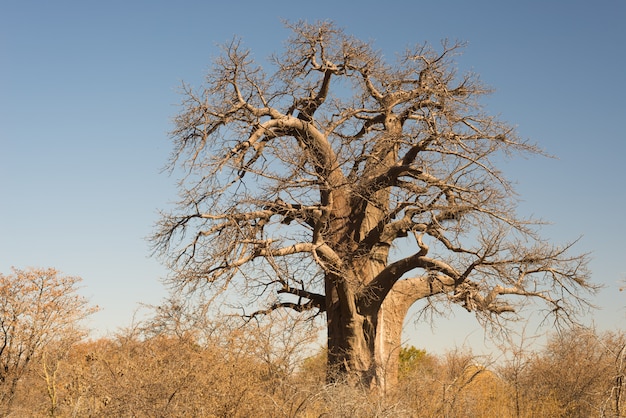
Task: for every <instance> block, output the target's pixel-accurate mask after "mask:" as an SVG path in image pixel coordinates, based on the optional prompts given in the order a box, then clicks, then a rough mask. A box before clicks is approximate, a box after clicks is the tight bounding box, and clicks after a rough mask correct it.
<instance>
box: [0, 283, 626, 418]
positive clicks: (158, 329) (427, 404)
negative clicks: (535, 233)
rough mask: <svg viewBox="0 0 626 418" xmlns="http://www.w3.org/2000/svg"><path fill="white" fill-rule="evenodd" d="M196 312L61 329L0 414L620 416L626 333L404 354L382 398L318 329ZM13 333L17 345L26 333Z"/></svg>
mask: <svg viewBox="0 0 626 418" xmlns="http://www.w3.org/2000/svg"><path fill="white" fill-rule="evenodd" d="M67 296H73V295H72V294H71V293H70V294H68V295H67ZM68 300H70V299H66V301H68ZM199 311H201V309H200V310H199V309H197V308H196V307H193V309H191V307H190V306H186V305H185V304H184V303H182V304H181V303H169V304H165V305H163V306H160V307H157V308H154V309H153V310H152V311H151V314H150V316H149V318H148V319H145V320H144V321H142V322H140V323H135V324H133V325H132V326H130V327H128V328H126V329H123V330H120V331H119V332H117V333H116V334H115V335H112V336H110V337H107V338H101V339H98V340H78V339H76V334H74V333H73V331H71V332H70V331H69V330H70V329H71V328H64V330H65V331H66V332H63V331H62V330H60V329H58V328H57V332H58V334H56V335H57V336H58V338H54V339H42V344H40V345H38V346H37V347H35V348H34V349H33V350H32V351H31V353H30V354H31V355H30V358H29V362H28V364H27V366H25V367H23V368H22V369H21V370H20V372H19V374H18V375H12V376H14V377H13V378H6V377H3V378H2V380H0V391H2V392H1V393H3V396H4V398H3V401H2V406H3V410H2V416H7V417H47V416H48V417H321V416H327V417H591V416H598V417H620V416H625V415H626V402H625V400H624V395H623V394H624V390H626V387H625V385H624V380H625V377H626V376H625V374H626V335H625V334H624V333H599V332H595V331H594V330H590V329H584V328H577V329H573V330H571V331H568V332H564V333H560V334H556V333H555V334H552V336H551V337H550V338H549V340H548V342H547V343H546V344H545V345H544V346H543V347H541V348H538V349H536V350H528V351H525V350H522V349H514V348H513V346H510V347H511V348H510V350H509V351H508V352H506V353H505V355H503V356H501V357H499V358H492V357H488V356H480V355H475V354H473V353H472V352H471V350H470V349H458V348H456V349H455V348H452V349H451V350H449V351H447V352H444V353H438V354H435V353H428V352H426V351H424V350H420V349H417V348H415V347H402V349H401V350H400V355H399V369H398V384H397V385H396V386H394V388H393V390H389V391H387V392H385V393H383V392H382V391H376V390H371V389H370V388H366V387H364V386H355V385H353V384H350V382H349V381H348V379H345V377H344V376H338V377H337V378H336V379H334V380H333V381H332V382H328V380H327V376H326V374H327V373H326V358H327V350H326V348H319V344H318V345H316V342H317V338H316V336H317V335H318V333H317V328H316V327H315V326H314V323H312V322H310V321H299V320H298V319H297V318H294V317H292V318H287V317H284V316H282V315H284V314H281V313H278V312H275V313H273V314H272V315H270V316H268V317H265V318H264V320H263V321H256V320H255V321H248V322H242V321H241V319H240V318H237V317H233V316H231V317H222V318H219V319H218V318H214V319H212V320H210V319H208V317H207V316H206V315H204V314H201V313H200V314H199V313H198V312H199ZM18 316H19V315H18ZM52 316H54V315H52ZM76 319H78V318H76ZM74 325H77V324H76V323H75V324H74ZM40 331H42V330H40ZM16 332H18V334H14V335H12V336H11V337H10V340H11V341H18V340H19V341H22V340H23V341H29V337H30V335H32V334H24V335H20V333H21V332H22V331H16ZM38 333H40V334H45V333H42V332H39V331H38ZM66 337H67V338H66ZM44 340H45V341H44ZM5 341H6V337H5ZM315 347H317V348H315ZM13 356H14V355H13ZM11 358H12V355H11V354H9V353H7V351H6V350H5V351H3V352H2V353H1V354H0V360H1V361H2V364H8V363H9V361H10V359H11ZM3 376H4V375H3ZM342 379H343V380H342ZM7 394H10V395H11V399H12V401H11V402H10V403H7V401H6V399H7Z"/></svg>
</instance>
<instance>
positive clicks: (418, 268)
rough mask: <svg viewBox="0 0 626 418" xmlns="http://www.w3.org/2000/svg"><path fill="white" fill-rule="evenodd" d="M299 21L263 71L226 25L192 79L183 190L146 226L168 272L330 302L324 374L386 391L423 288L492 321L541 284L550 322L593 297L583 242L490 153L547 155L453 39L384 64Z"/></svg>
mask: <svg viewBox="0 0 626 418" xmlns="http://www.w3.org/2000/svg"><path fill="white" fill-rule="evenodd" d="M289 26H290V28H291V30H292V36H291V38H290V39H289V40H288V42H287V43H286V47H285V50H284V51H283V53H282V54H279V55H275V56H273V57H271V60H270V63H271V64H270V66H271V67H272V73H271V74H268V73H266V72H265V70H264V69H263V68H261V67H260V66H259V65H257V64H255V62H254V60H253V59H252V56H251V54H250V52H249V51H248V50H246V49H245V48H243V47H242V45H241V42H240V41H238V40H234V41H232V42H231V43H229V44H227V45H225V46H224V47H223V53H222V55H221V56H220V57H219V58H218V59H216V60H215V62H214V66H213V68H212V69H211V70H210V72H209V74H208V76H207V78H206V83H205V85H204V86H203V87H202V88H200V89H194V88H192V87H189V86H187V85H184V86H183V96H184V100H183V102H182V109H181V111H180V113H179V114H178V115H177V117H176V118H175V128H174V130H173V131H172V133H171V137H172V140H173V144H174V150H173V153H172V158H171V161H170V168H171V169H172V170H177V172H178V170H182V172H183V173H185V174H184V175H183V178H182V179H181V182H180V201H179V204H178V206H177V207H176V208H175V209H173V210H172V211H171V212H170V213H163V215H162V217H161V219H160V221H159V224H158V227H157V231H156V232H155V234H154V236H153V243H154V245H155V250H156V252H157V253H159V254H161V255H162V256H163V257H164V258H165V260H166V261H167V263H168V265H169V267H170V268H171V269H172V276H171V277H172V280H173V282H175V283H176V284H178V285H179V286H180V287H181V288H188V289H198V288H199V286H201V287H202V288H203V289H206V287H207V286H208V287H214V289H215V291H223V290H225V289H233V291H241V292H243V293H244V294H245V295H246V296H253V297H257V298H259V299H257V301H259V302H264V303H267V304H266V305H264V306H259V305H258V304H257V305H256V308H253V311H252V310H251V311H248V315H251V316H254V315H259V314H264V313H268V312H270V311H273V310H277V309H292V310H295V311H298V312H302V313H303V314H306V313H309V314H319V313H322V314H324V315H325V320H326V324H327V329H328V332H327V337H328V340H327V343H328V366H329V367H328V370H329V376H331V377H330V378H332V376H340V377H342V378H348V379H349V380H350V381H353V382H359V383H361V384H365V385H367V386H378V387H382V388H383V389H384V388H385V387H386V386H387V385H388V384H390V383H393V382H394V381H395V379H396V374H397V354H398V351H399V348H400V343H401V341H400V338H401V332H402V326H403V320H404V318H405V316H406V314H407V310H408V308H409V307H410V306H411V305H413V304H414V303H415V302H417V301H420V300H425V299H428V300H429V301H430V302H431V305H432V304H435V303H453V304H460V305H462V306H463V307H464V308H465V309H467V311H470V312H474V313H475V314H476V315H477V316H478V317H479V318H481V319H483V320H485V321H487V322H486V323H496V322H497V323H500V322H503V321H500V319H511V318H515V312H516V310H518V309H519V308H520V307H521V306H524V305H526V304H527V303H528V302H529V300H531V299H536V300H538V301H541V302H542V303H543V304H545V306H546V307H547V311H548V312H549V313H550V314H553V315H554V316H555V318H557V320H562V319H564V320H566V321H569V320H572V318H574V316H573V315H576V314H577V313H579V312H580V309H583V308H586V307H587V306H588V305H587V302H586V299H585V298H584V294H585V291H592V290H593V289H594V286H593V285H592V284H590V283H589V281H588V271H587V269H586V262H587V261H586V256H585V255H570V254H569V250H570V248H571V244H566V245H563V246H553V245H551V244H550V243H548V242H547V241H545V240H543V239H542V238H540V237H539V236H538V233H537V225H536V224H535V222H534V221H532V220H528V219H521V218H520V217H519V216H518V215H516V213H515V203H516V200H515V193H514V190H513V188H512V184H511V182H510V181H509V180H507V179H506V178H505V177H504V176H503V174H502V172H501V171H500V170H499V169H498V168H497V167H496V164H495V163H496V162H498V161H500V160H501V159H502V158H504V157H507V156H509V155H510V154H515V153H522V154H541V153H542V152H541V150H540V149H539V148H538V147H536V146H535V145H533V144H531V143H529V142H527V141H524V140H521V139H520V138H518V136H517V135H516V133H515V132H514V130H513V129H512V128H511V127H509V126H507V125H506V124H505V123H502V122H500V121H498V120H497V119H496V118H494V117H491V116H489V115H487V114H485V112H484V110H483V109H482V108H481V106H480V103H479V99H480V97H482V96H483V95H485V94H487V93H489V90H488V89H486V88H485V87H483V86H482V85H481V83H480V82H479V80H478V78H477V76H475V75H473V74H465V75H459V74H457V72H456V70H455V66H454V63H455V62H454V56H455V54H456V53H457V52H459V51H460V49H462V45H461V44H459V43H448V42H442V46H441V48H440V50H436V49H433V48H430V47H428V46H426V45H421V46H417V47H415V48H413V49H410V50H407V51H406V52H405V53H404V54H402V55H399V57H398V59H397V60H396V61H395V62H393V63H388V62H387V61H386V59H385V57H384V56H383V55H382V54H381V53H379V52H377V51H375V50H374V49H373V48H372V46H371V45H370V44H368V43H364V42H361V41H359V40H358V39H355V38H353V37H351V36H349V35H347V34H346V33H345V32H344V31H343V30H341V29H339V28H337V27H336V26H335V25H333V24H332V23H328V22H324V23H318V24H312V25H311V24H307V23H305V22H299V23H295V24H289Z"/></svg>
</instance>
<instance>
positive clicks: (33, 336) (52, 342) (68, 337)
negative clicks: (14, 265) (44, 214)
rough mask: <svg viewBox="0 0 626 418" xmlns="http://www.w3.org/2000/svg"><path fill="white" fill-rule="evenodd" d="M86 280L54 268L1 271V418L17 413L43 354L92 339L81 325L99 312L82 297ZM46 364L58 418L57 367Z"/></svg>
mask: <svg viewBox="0 0 626 418" xmlns="http://www.w3.org/2000/svg"><path fill="white" fill-rule="evenodd" d="M81 280H82V279H81V278H79V277H71V276H64V275H62V274H61V273H60V272H58V271H57V270H55V269H52V268H48V269H37V268H28V269H25V270H18V269H13V271H12V273H11V274H8V275H4V274H2V273H0V415H2V416H7V415H9V413H10V412H11V408H12V406H13V402H14V398H15V394H16V390H17V388H18V383H19V382H20V380H21V379H22V378H23V377H24V375H26V374H27V373H28V371H29V370H30V368H31V365H32V363H33V362H34V361H35V360H36V359H37V358H39V356H41V355H42V354H49V353H48V352H47V350H50V349H57V350H59V348H60V347H63V349H64V352H67V351H68V350H69V347H70V346H71V344H73V343H75V342H77V341H79V340H80V339H81V338H83V337H84V336H85V335H86V333H85V330H84V329H82V328H81V327H80V321H82V320H83V319H84V318H86V317H87V316H89V315H90V314H92V313H94V312H95V311H96V310H97V308H95V307H91V306H89V303H88V301H87V299H85V298H83V297H82V296H80V295H78V294H77V290H78V285H79V283H80V281H81ZM61 354H63V353H57V355H61ZM41 361H42V364H43V370H44V375H45V379H46V383H47V389H48V391H49V392H48V395H49V397H50V414H51V415H53V416H54V413H55V408H56V394H55V390H56V387H55V385H56V383H55V381H54V376H53V374H54V373H53V371H54V370H56V367H57V365H56V361H55V359H52V358H50V357H45V356H44V357H43V358H42V359H41ZM53 369H54V370H53Z"/></svg>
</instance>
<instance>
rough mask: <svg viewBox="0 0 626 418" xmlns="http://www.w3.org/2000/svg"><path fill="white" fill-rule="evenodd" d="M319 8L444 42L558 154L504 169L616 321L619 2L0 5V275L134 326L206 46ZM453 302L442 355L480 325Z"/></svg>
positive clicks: (624, 141)
mask: <svg viewBox="0 0 626 418" xmlns="http://www.w3.org/2000/svg"><path fill="white" fill-rule="evenodd" d="M282 19H288V20H298V19H306V20H309V21H314V20H319V19H329V20H333V21H335V22H336V23H337V24H338V25H339V26H342V27H344V28H345V29H346V31H347V32H349V33H352V34H354V35H356V36H357V37H360V38H362V39H365V40H371V41H373V42H374V43H375V45H376V46H377V47H378V48H380V49H382V50H383V51H384V52H385V53H386V54H387V55H392V54H393V53H394V52H395V51H401V50H403V49H404V48H405V47H406V46H409V45H412V44H415V43H421V42H424V41H429V42H430V43H432V44H434V45H437V44H438V43H439V41H440V40H441V39H442V38H449V39H452V40H457V39H458V40H463V41H467V42H468V47H467V48H466V49H465V52H464V55H463V56H462V57H460V58H459V67H460V69H461V70H472V71H475V72H477V73H479V74H480V75H481V78H482V80H483V81H484V82H485V83H487V84H489V85H491V86H492V87H494V88H495V89H496V92H495V94H494V95H493V96H492V97H490V98H489V100H488V101H487V105H488V108H489V109H490V111H491V112H492V113H496V114H500V115H501V117H502V119H504V120H506V121H508V122H510V123H511V124H513V125H515V126H517V127H518V130H519V133H520V134H521V136H522V137H524V138H529V139H531V140H533V141H536V142H537V143H539V144H540V145H541V146H542V147H543V148H544V149H546V150H547V151H548V152H549V153H551V154H554V155H556V156H558V157H559V159H557V160H551V159H540V158H536V159H535V158H533V159H526V160H518V161H514V162H512V163H510V164H509V165H508V166H507V167H504V171H505V173H507V174H508V175H509V176H510V177H512V178H514V179H516V180H517V181H518V182H519V187H518V190H519V192H520V194H521V197H522V198H523V200H524V201H523V203H522V205H521V207H520V210H521V211H522V213H525V214H534V215H536V216H539V217H541V218H543V219H545V220H547V221H551V222H553V225H551V226H549V227H546V228H544V230H543V234H544V235H545V236H548V237H550V238H552V239H553V240H554V241H555V242H564V241H569V240H572V239H575V238H577V237H579V236H582V239H581V241H580V243H579V245H578V250H579V251H581V252H586V251H591V252H593V255H592V256H593V261H592V263H591V268H592V270H593V277H594V280H595V281H596V282H599V283H603V284H605V285H606V288H605V290H603V291H602V292H601V293H600V294H599V295H598V298H597V299H596V300H595V303H597V304H598V305H600V306H602V307H603V309H602V310H601V311H599V312H597V313H596V314H595V315H594V317H593V318H590V320H592V319H593V320H594V321H595V322H596V323H597V325H598V326H600V327H601V328H609V329H611V328H613V329H615V328H618V327H623V326H622V323H624V320H625V319H626V310H625V305H626V292H621V293H620V292H618V287H619V282H620V280H621V279H623V278H624V277H626V220H625V218H624V212H625V210H624V207H625V205H626V191H625V190H626V188H625V187H624V181H625V180H626V164H624V162H623V159H624V156H625V155H626V137H625V130H624V128H623V126H624V125H623V122H624V119H626V104H625V103H626V101H625V99H626V83H625V81H624V75H625V74H626V73H625V70H624V69H625V68H626V54H625V53H624V52H625V51H626V49H625V48H626V47H625V45H626V23H625V22H626V1H624V0H613V1H607V0H598V1H594V2H591V1H588V0H587V1H567V2H566V1H561V2H557V1H553V2H546V1H525V2H504V1H491V2H486V1H482V2H480V1H479V2H469V1H440V2H436V1H429V2H422V1H409V0H407V1H397V0H388V1H384V2H381V1H367V0H362V1H360V2H348V1H337V0H335V1H328V0H321V1H316V2H295V1H289V2H287V1H266V2H258V1H233V2H225V1H224V2H220V3H217V2H208V1H176V2H174V1H170V2H165V1H129V0H125V1H99V2H96V1H63V0H58V1H54V2H52V1H28V0H23V1H2V2H1V3H0V196H1V201H0V202H1V204H0V271H1V272H3V273H8V272H9V269H10V267H11V266H16V267H26V266H42V267H56V268H58V269H61V270H62V271H63V272H64V273H66V274H71V275H78V276H81V277H83V279H84V283H83V284H84V288H83V293H84V294H85V295H86V296H88V297H90V299H91V301H92V302H93V303H95V304H98V305H99V306H100V307H101V308H102V312H101V313H99V314H97V315H96V316H95V317H94V319H93V321H92V326H93V327H94V328H96V329H97V330H99V332H106V330H109V331H113V330H115V329H116V328H117V327H120V326H126V325H128V324H129V323H130V321H131V318H132V315H133V312H134V310H135V309H136V308H137V306H138V303H139V302H145V303H153V304H156V303H158V302H159V300H160V299H161V298H162V297H163V296H164V295H165V294H166V291H165V289H164V288H163V286H162V284H161V283H160V281H159V279H160V278H161V277H163V276H165V275H166V274H167V272H166V271H165V269H164V268H163V267H162V266H161V265H160V264H159V263H158V261H157V260H155V259H152V258H150V251H149V246H148V244H147V242H146V241H145V237H146V236H148V235H149V234H150V232H151V231H152V229H153V225H154V223H155V221H156V219H157V210H158V209H159V208H165V207H166V206H167V204H168V202H170V201H172V200H174V199H175V198H176V190H175V187H174V183H175V179H173V178H170V177H168V176H167V175H165V174H161V173H160V169H161V168H162V167H163V165H164V164H165V162H166V160H167V157H168V155H169V152H170V146H169V142H168V136H167V132H168V131H169V130H170V128H171V125H170V120H171V118H172V117H173V116H174V115H175V114H176V112H177V106H176V104H177V103H178V102H179V99H180V97H179V96H178V93H177V88H178V87H179V86H180V83H181V81H182V80H185V81H186V82H189V83H191V84H194V85H198V84H199V83H200V82H201V81H202V77H203V75H204V73H205V71H206V69H207V68H208V67H209V66H210V64H211V60H212V58H214V57H215V56H216V55H217V54H218V50H217V47H216V45H217V44H220V43H223V42H226V41H228V40H230V39H231V38H232V37H233V36H234V35H238V36H240V37H241V38H242V39H243V41H244V44H245V45H246V46H248V47H249V48H251V49H252V50H253V51H254V54H255V56H256V57H257V58H259V59H263V58H265V57H267V56H268V55H269V54H270V53H271V52H273V51H279V50H280V48H281V46H282V42H283V41H284V39H285V38H286V37H287V36H288V31H287V30H286V29H285V28H284V27H283V25H282V23H281V20H282ZM472 321H473V319H472V317H471V316H469V315H466V316H463V315H462V314H461V313H459V315H456V317H453V318H450V319H448V320H441V321H439V322H438V323H437V328H436V330H435V333H434V335H431V330H430V329H429V328H428V327H423V326H420V327H418V329H417V332H414V333H412V334H410V335H411V341H414V344H415V345H418V346H421V347H425V348H427V349H429V350H439V349H441V348H442V347H444V346H446V345H449V344H451V343H457V344H460V343H462V342H463V341H464V338H465V335H466V334H467V332H468V330H469V329H474V328H475V325H474V322H472Z"/></svg>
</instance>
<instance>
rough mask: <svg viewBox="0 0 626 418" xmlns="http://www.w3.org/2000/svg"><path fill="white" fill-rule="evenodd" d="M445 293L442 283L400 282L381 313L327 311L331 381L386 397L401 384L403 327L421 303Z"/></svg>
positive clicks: (421, 279)
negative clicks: (420, 301)
mask: <svg viewBox="0 0 626 418" xmlns="http://www.w3.org/2000/svg"><path fill="white" fill-rule="evenodd" d="M443 290H444V285H443V284H442V283H440V282H437V281H435V282H433V281H432V280H430V279H429V278H428V277H418V278H413V279H406V280H401V281H399V282H397V283H396V284H395V285H394V287H393V288H392V290H391V292H390V293H389V294H388V295H387V297H386V298H385V300H384V301H383V303H382V305H381V306H380V307H379V308H378V309H372V308H371V307H368V308H367V309H364V308H363V307H361V311H362V312H364V311H368V313H367V314H359V313H358V311H359V309H358V308H357V309H356V311H355V313H356V314H350V313H349V312H348V311H347V310H344V309H341V308H342V305H341V304H338V303H334V304H332V305H330V309H329V310H328V311H327V321H328V375H327V378H328V380H329V381H336V380H338V379H342V378H346V379H347V380H348V382H349V383H351V384H359V385H362V386H364V387H367V388H377V389H378V390H380V391H381V392H383V393H385V392H387V391H389V390H390V389H392V388H393V387H394V386H395V385H396V384H397V381H398V366H399V364H398V363H399V354H400V348H401V345H402V326H403V324H404V320H405V318H406V315H407V312H408V310H409V308H410V307H411V306H412V305H413V303H415V302H416V301H417V300H419V299H421V298H424V297H427V296H430V295H433V294H435V293H439V292H441V291H443Z"/></svg>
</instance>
